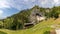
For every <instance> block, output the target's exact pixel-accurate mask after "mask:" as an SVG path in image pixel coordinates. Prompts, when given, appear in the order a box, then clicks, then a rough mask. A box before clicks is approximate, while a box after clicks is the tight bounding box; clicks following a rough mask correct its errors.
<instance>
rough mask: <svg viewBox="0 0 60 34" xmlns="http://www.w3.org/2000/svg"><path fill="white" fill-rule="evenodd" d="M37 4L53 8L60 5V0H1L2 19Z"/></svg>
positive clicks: (0, 17) (0, 13) (0, 12)
mask: <svg viewBox="0 0 60 34" xmlns="http://www.w3.org/2000/svg"><path fill="white" fill-rule="evenodd" d="M35 5H38V6H40V7H45V8H47V7H50V8H51V7H53V6H60V0H0V19H4V18H6V17H8V16H11V15H13V14H15V13H18V12H19V11H21V10H24V9H28V8H32V7H33V6H35Z"/></svg>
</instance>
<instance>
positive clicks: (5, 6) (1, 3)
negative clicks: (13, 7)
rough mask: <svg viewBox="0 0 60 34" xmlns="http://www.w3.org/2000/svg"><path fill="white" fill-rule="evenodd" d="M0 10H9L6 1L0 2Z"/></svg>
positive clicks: (1, 0) (0, 0)
mask: <svg viewBox="0 0 60 34" xmlns="http://www.w3.org/2000/svg"><path fill="white" fill-rule="evenodd" d="M0 8H10V6H9V5H8V2H7V1H6V0H0Z"/></svg>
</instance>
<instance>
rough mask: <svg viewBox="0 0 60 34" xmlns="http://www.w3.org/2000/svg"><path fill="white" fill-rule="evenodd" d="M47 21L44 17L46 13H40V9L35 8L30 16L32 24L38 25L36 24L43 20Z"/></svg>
mask: <svg viewBox="0 0 60 34" xmlns="http://www.w3.org/2000/svg"><path fill="white" fill-rule="evenodd" d="M45 19H46V17H45V16H44V13H43V12H41V11H39V9H38V8H35V9H34V10H33V11H32V13H31V15H30V22H31V23H35V24H36V23H38V22H40V21H42V20H45Z"/></svg>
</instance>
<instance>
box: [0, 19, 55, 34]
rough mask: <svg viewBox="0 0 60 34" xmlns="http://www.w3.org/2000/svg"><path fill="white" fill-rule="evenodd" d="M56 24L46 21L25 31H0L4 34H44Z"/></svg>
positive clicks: (49, 20) (53, 21) (52, 20)
mask: <svg viewBox="0 0 60 34" xmlns="http://www.w3.org/2000/svg"><path fill="white" fill-rule="evenodd" d="M53 24H56V23H55V20H54V19H52V18H51V19H48V20H47V21H43V22H40V23H39V24H36V25H35V26H34V27H32V28H30V29H25V30H17V31H13V30H7V29H0V31H3V32H6V33H8V34H44V32H46V31H50V30H51V29H52V28H51V25H53Z"/></svg>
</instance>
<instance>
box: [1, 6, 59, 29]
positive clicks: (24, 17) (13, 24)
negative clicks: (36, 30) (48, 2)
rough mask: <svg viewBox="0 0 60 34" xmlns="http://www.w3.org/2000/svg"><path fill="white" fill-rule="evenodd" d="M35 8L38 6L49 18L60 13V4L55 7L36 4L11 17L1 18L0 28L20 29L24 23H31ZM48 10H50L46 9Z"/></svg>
mask: <svg viewBox="0 0 60 34" xmlns="http://www.w3.org/2000/svg"><path fill="white" fill-rule="evenodd" d="M35 8H38V9H39V11H40V12H43V13H44V14H45V16H46V17H47V18H50V17H52V18H58V17H59V16H58V15H59V14H60V6H59V7H53V8H42V7H39V6H35V7H33V8H31V9H27V10H22V11H20V12H19V13H18V14H14V15H12V16H11V17H8V18H6V19H3V20H0V28H5V29H11V30H19V29H23V28H24V23H29V22H30V21H29V16H30V14H31V13H32V12H33V10H34V9H35ZM46 10H48V11H46Z"/></svg>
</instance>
